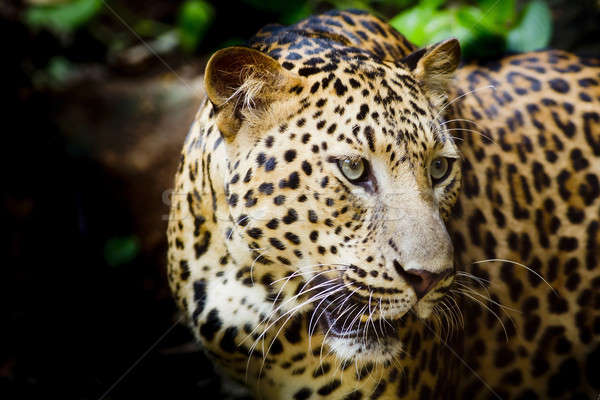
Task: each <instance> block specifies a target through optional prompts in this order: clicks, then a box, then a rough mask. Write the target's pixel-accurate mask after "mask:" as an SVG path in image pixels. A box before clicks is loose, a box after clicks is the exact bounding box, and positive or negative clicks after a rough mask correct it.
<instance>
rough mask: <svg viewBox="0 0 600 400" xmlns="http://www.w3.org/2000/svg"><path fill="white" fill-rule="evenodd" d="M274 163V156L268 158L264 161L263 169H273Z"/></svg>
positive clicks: (275, 162)
mask: <svg viewBox="0 0 600 400" xmlns="http://www.w3.org/2000/svg"><path fill="white" fill-rule="evenodd" d="M276 165H277V161H276V160H275V157H271V158H269V159H268V160H267V162H266V163H265V171H273V170H274V169H275V166H276Z"/></svg>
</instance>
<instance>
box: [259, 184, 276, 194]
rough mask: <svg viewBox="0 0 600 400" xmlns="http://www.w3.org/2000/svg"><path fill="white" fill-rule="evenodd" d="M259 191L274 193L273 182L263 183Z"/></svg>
mask: <svg viewBox="0 0 600 400" xmlns="http://www.w3.org/2000/svg"><path fill="white" fill-rule="evenodd" d="M258 191H259V192H261V193H264V194H273V184H272V183H261V184H260V186H259V187H258Z"/></svg>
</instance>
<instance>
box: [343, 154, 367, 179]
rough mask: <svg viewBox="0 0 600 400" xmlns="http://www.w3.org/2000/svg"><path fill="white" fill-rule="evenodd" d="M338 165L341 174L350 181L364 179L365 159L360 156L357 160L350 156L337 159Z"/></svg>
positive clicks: (365, 170) (365, 171)
mask: <svg viewBox="0 0 600 400" xmlns="http://www.w3.org/2000/svg"><path fill="white" fill-rule="evenodd" d="M338 167H339V168H340V171H342V174H344V176H345V177H346V178H348V180H349V181H350V182H352V183H358V182H361V181H364V180H365V179H366V177H367V173H368V171H367V165H366V161H365V160H363V159H362V158H361V159H358V160H355V159H350V158H344V159H341V160H338Z"/></svg>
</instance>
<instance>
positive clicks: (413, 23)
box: [389, 6, 435, 46]
mask: <svg viewBox="0 0 600 400" xmlns="http://www.w3.org/2000/svg"><path fill="white" fill-rule="evenodd" d="M434 13H435V9H434V8H431V7H423V6H417V7H412V8H409V9H408V10H406V11H404V12H402V13H400V14H398V15H396V16H395V17H394V18H392V19H391V20H390V21H389V23H390V25H392V26H393V27H394V28H395V29H396V30H397V31H399V32H401V33H402V34H403V35H404V36H406V38H407V39H408V40H410V41H411V42H413V43H414V44H416V45H417V46H423V45H425V44H426V43H427V41H428V39H429V36H428V35H427V33H426V30H425V28H426V27H427V24H426V23H424V21H431V19H432V17H433V15H434Z"/></svg>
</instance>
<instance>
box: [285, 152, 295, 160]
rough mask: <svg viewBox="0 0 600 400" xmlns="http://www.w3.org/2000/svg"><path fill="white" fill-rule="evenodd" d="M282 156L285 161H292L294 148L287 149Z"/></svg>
mask: <svg viewBox="0 0 600 400" xmlns="http://www.w3.org/2000/svg"><path fill="white" fill-rule="evenodd" d="M283 158H284V159H285V161H287V162H292V161H294V159H295V158H296V150H287V151H286V152H285V153H284V155H283Z"/></svg>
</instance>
